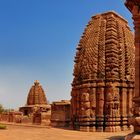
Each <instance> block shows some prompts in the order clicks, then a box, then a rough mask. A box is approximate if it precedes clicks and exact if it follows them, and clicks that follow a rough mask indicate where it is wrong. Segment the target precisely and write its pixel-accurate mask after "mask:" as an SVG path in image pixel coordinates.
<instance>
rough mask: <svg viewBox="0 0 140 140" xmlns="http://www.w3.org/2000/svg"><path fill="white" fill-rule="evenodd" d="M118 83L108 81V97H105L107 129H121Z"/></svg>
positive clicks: (114, 130)
mask: <svg viewBox="0 0 140 140" xmlns="http://www.w3.org/2000/svg"><path fill="white" fill-rule="evenodd" d="M116 84H117V83H113V82H107V83H106V99H105V131H106V132H116V131H120V124H119V122H120V113H119V108H120V99H119V98H120V97H119V90H118V88H117V87H116Z"/></svg>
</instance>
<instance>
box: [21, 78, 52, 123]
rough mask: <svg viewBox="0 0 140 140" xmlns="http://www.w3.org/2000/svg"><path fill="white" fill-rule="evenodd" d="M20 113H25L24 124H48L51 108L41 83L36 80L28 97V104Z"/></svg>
mask: <svg viewBox="0 0 140 140" xmlns="http://www.w3.org/2000/svg"><path fill="white" fill-rule="evenodd" d="M19 111H21V112H23V115H24V117H23V119H22V121H23V122H28V123H30V122H33V123H36V124H42V123H44V124H45V123H46V124H48V121H49V120H50V115H51V106H50V105H49V104H48V103H47V98H46V96H45V92H44V90H43V88H42V86H41V85H40V83H39V81H37V80H36V81H35V82H34V85H33V86H32V87H31V89H30V91H29V94H28V97H27V104H26V105H25V106H23V107H20V108H19ZM45 120H46V122H45Z"/></svg>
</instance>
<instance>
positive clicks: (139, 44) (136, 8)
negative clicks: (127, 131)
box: [125, 0, 140, 132]
mask: <svg viewBox="0 0 140 140" xmlns="http://www.w3.org/2000/svg"><path fill="white" fill-rule="evenodd" d="M125 5H126V7H127V8H128V9H129V10H130V12H131V13H132V17H133V20H134V29H135V97H134V98H133V101H134V104H135V105H134V119H132V120H131V123H132V124H133V125H134V131H135V132H140V1H139V0H126V3H125Z"/></svg>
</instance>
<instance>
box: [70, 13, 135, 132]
mask: <svg viewBox="0 0 140 140" xmlns="http://www.w3.org/2000/svg"><path fill="white" fill-rule="evenodd" d="M134 48H135V47H134V38H133V34H132V33H131V31H130V28H129V27H128V23H127V21H126V20H125V19H124V18H122V17H121V16H120V15H118V14H116V13H115V12H112V11H111V12H107V13H103V14H99V15H96V16H93V17H92V19H91V21H90V22H89V23H88V25H87V27H86V28H85V31H84V33H83V36H82V37H81V39H80V42H79V45H78V47H77V52H76V57H75V65H74V73H73V75H74V79H73V83H72V92H71V96H72V99H71V119H72V125H73V127H74V129H79V130H81V131H106V132H116V131H120V130H125V129H128V128H129V125H128V118H129V117H130V116H132V113H131V112H132V97H133V96H134V95H133V94H134V77H135V65H134V59H135V56H134V51H135V49H134Z"/></svg>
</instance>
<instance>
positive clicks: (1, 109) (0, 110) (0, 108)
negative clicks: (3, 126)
mask: <svg viewBox="0 0 140 140" xmlns="http://www.w3.org/2000/svg"><path fill="white" fill-rule="evenodd" d="M2 112H4V108H3V106H2V105H1V104H0V114H1V113H2Z"/></svg>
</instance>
